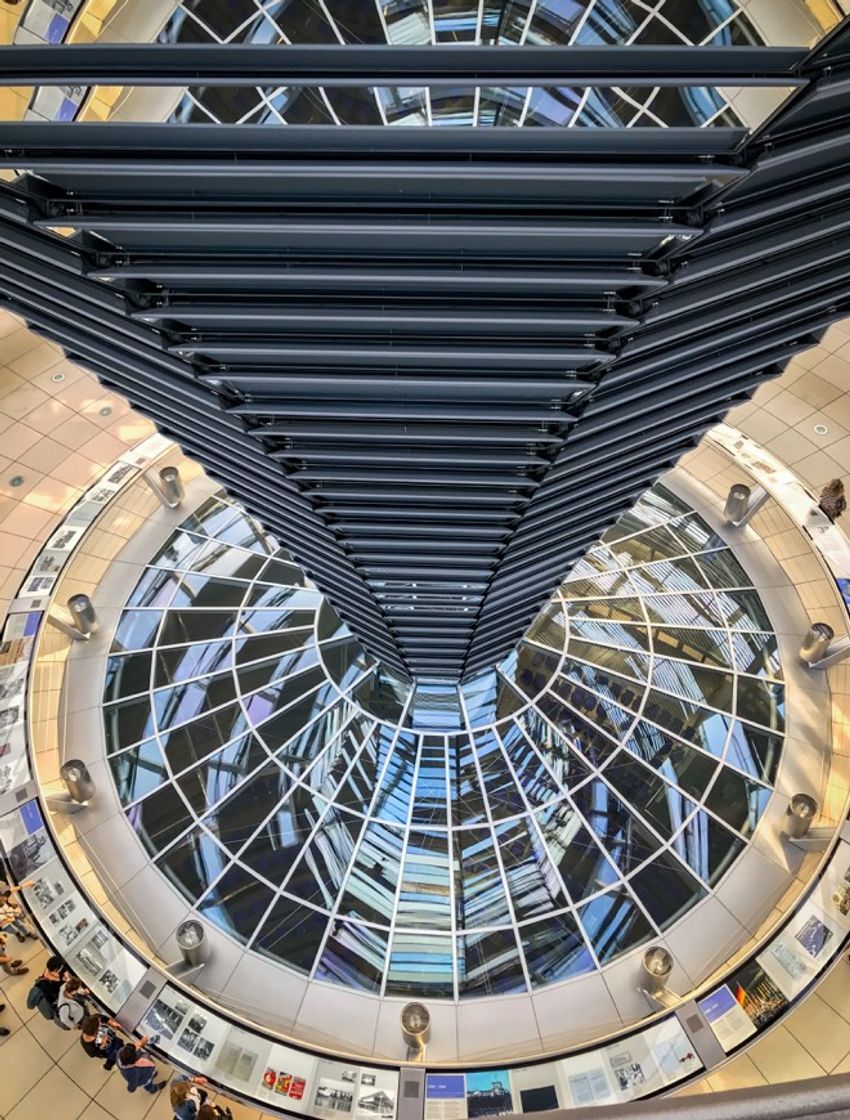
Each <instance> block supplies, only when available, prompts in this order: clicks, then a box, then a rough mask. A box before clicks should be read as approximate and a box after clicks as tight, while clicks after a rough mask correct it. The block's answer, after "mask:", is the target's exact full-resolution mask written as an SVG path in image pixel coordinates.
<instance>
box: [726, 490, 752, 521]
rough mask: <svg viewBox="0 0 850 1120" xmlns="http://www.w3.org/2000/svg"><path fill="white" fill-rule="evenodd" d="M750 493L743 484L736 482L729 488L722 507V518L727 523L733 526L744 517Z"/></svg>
mask: <svg viewBox="0 0 850 1120" xmlns="http://www.w3.org/2000/svg"><path fill="white" fill-rule="evenodd" d="M750 493H751V492H750V488H749V486H745V485H744V483H743V482H736V483H735V484H734V485H733V486H730V487H729V493H728V495H727V496H726V505H725V506H724V507H723V516H724V517H725V518H726V520H727V521H729V522H731V523H732V524H733V525H734V524H736V523H737V522H738V521H742V520H743V519H744V517H746V514H747V507H748V506H749V504H750Z"/></svg>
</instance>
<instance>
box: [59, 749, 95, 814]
mask: <svg viewBox="0 0 850 1120" xmlns="http://www.w3.org/2000/svg"><path fill="white" fill-rule="evenodd" d="M59 777H60V778H61V779H62V781H63V782H64V783H65V788H66V789H67V791H68V796H69V797H70V799H71V800H72V801H74V802H76V804H77V805H87V804H88V803H89V801H91V800H92V798H93V797H94V795H95V793H96V792H97V787H96V786H95V784H94V781H93V779H92V776H91V774H90V773H89V768H88V767H87V766H86V764H85V763H84V762H80V760H79V759H77V758H70V759H68V761H67V762H66V763H64V764H63V765H62V766H61V767H60V769H59Z"/></svg>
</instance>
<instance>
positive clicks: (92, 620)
mask: <svg viewBox="0 0 850 1120" xmlns="http://www.w3.org/2000/svg"><path fill="white" fill-rule="evenodd" d="M68 610H69V611H70V612H71V618H73V620H74V627H75V629H76V630H77V631H78V632H79V635H80V637H81V638H88V637H89V636H90V635H91V634H94V633H95V632H96V631H97V627H98V622H97V612H96V611H95V609H94V604H93V603H92V601H91V599H90V598H89V597H88V595H72V596H71V598H70V599H69V600H68Z"/></svg>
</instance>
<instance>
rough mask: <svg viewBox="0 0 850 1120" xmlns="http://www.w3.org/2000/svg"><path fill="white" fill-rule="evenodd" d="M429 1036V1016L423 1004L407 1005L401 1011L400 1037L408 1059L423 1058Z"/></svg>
mask: <svg viewBox="0 0 850 1120" xmlns="http://www.w3.org/2000/svg"><path fill="white" fill-rule="evenodd" d="M430 1036H431V1014H430V1012H429V1011H428V1008H427V1007H426V1006H425V1005H424V1003H408V1004H405V1006H404V1007H403V1008H402V1009H401V1037H402V1038H403V1039H404V1041H405V1042H406V1043H407V1051H408V1057H409V1058H416V1057H419V1058H421V1057H423V1056H424V1054H425V1047H426V1045H427V1043H428V1039H429V1038H430Z"/></svg>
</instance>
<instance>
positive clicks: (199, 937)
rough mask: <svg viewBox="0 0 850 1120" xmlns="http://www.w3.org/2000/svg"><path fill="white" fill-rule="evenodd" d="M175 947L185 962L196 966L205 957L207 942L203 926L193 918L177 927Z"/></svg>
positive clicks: (202, 961) (207, 950) (207, 948)
mask: <svg viewBox="0 0 850 1120" xmlns="http://www.w3.org/2000/svg"><path fill="white" fill-rule="evenodd" d="M177 948H178V949H179V950H180V954H181V956H182V957H183V960H184V961H185V963H186V964H188V965H190V966H192V967H193V968H195V967H197V966H198V965H199V964H203V963H204V961H205V960H206V959H207V953H208V952H209V943H208V942H207V935H206V933H205V931H204V927H203V926H202V925H201V923H200V922H196V921H195V920H194V918H190V919H189V920H188V921H186V922H183V924H182V925H180V926H178V927H177Z"/></svg>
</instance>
